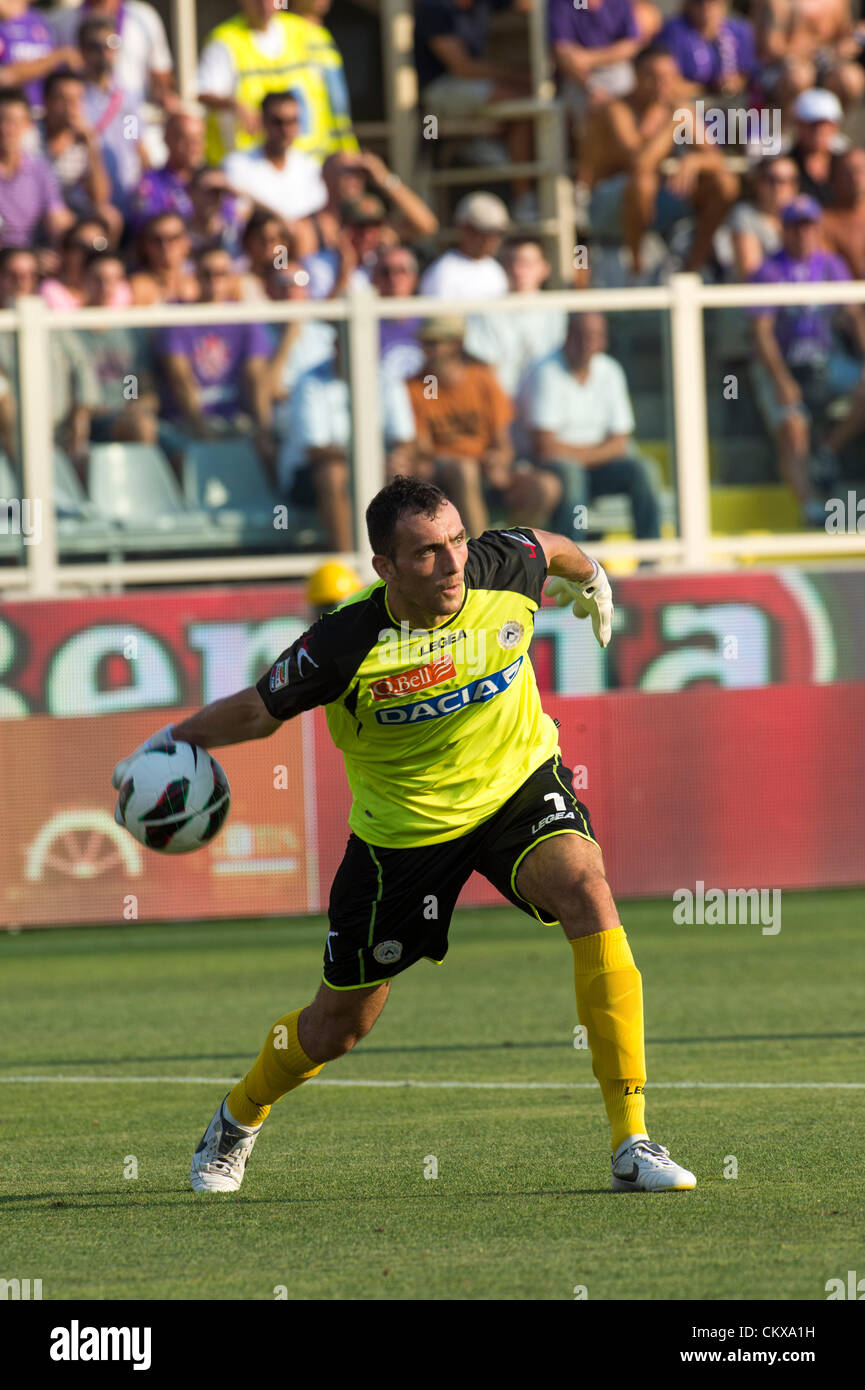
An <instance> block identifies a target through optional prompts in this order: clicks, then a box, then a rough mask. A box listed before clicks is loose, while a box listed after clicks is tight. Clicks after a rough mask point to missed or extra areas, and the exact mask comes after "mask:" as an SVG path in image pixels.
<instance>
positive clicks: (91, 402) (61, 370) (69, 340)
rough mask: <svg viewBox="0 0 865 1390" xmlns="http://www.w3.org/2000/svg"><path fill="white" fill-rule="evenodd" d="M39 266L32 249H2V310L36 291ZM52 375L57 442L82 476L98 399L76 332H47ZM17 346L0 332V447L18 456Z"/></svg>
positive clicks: (51, 400) (50, 392) (49, 385)
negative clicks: (91, 423) (22, 296)
mask: <svg viewBox="0 0 865 1390" xmlns="http://www.w3.org/2000/svg"><path fill="white" fill-rule="evenodd" d="M38 288H39V266H38V262H37V259H36V256H35V254H34V253H33V251H30V250H28V249H26V248H24V247H14V246H6V247H4V248H3V250H2V251H0V308H3V309H11V308H13V307H14V304H15V300H16V299H17V298H18V297H19V296H20V295H25V294H36V293H37V292H38ZM48 352H49V358H50V379H49V381H48V382H47V383H46V391H47V394H48V398H49V404H48V408H49V409H50V412H51V420H52V425H53V429H54V439H55V442H56V443H57V444H58V445H59V446H60V447H61V448H62V449H63V450H64V451H65V452H66V453H67V454H68V455H69V457H70V458H71V459H72V461H73V462H74V463H75V465H76V467H77V469H78V472H79V474H80V475H81V477H82V478H83V477H84V474H85V470H86V466H87V456H88V452H89V445H90V412H91V409H92V408H93V407H94V406H96V405H98V403H99V385H98V382H97V380H96V376H95V373H94V371H93V368H92V366H91V363H90V359H89V357H88V355H87V353H86V352H85V351H84V349H83V348H82V347H81V344H80V343H79V342H78V340H77V338H76V337H75V334H74V333H66V332H63V331H58V330H56V329H55V330H54V331H53V332H51V333H49V335H48ZM17 435H18V345H17V343H16V341H15V334H14V333H3V334H0V446H2V447H3V448H5V449H6V451H7V453H8V454H9V455H10V457H12V458H15V457H17V455H18V440H17Z"/></svg>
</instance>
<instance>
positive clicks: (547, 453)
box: [515, 313, 660, 540]
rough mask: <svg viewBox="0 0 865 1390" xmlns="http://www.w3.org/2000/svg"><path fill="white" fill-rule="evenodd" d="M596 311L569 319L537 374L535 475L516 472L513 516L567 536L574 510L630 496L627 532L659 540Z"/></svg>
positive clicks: (619, 381)
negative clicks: (631, 524)
mask: <svg viewBox="0 0 865 1390" xmlns="http://www.w3.org/2000/svg"><path fill="white" fill-rule="evenodd" d="M606 347H607V325H606V320H605V319H604V316H603V314H592V313H588V314H572V315H571V317H570V320H569V322H568V329H567V337H566V338H565V342H564V346H563V348H562V349H561V351H560V352H556V353H553V354H552V355H551V356H550V357H548V358H547V359H546V360H545V361H544V362H542V363H541V364H540V366H539V367H538V369H537V373H536V376H535V378H534V381H533V385H532V397H531V424H532V428H533V431H534V453H535V459H536V463H537V471H535V472H533V473H528V472H522V473H519V474H518V475H517V482H516V485H515V493H516V497H517V498H518V503H517V506H516V508H515V510H516V514H517V515H518V516H519V517H520V519H521V520H522V521H523V523H524V524H525V525H528V526H531V525H538V526H545V525H546V524H547V522H548V521H549V522H550V524H551V525H552V526H553V529H555V530H557V531H560V532H561V533H562V534H563V535H566V536H570V535H573V533H574V523H575V519H576V520H580V519H581V518H580V515H579V514H578V513H575V509H576V508H577V507H586V506H587V505H588V504H589V502H591V501H594V500H595V498H597V497H604V496H608V495H610V494H618V493H624V494H625V495H627V497H628V498H629V499H630V504H631V510H632V513H633V519H634V535H635V536H636V537H637V539H638V540H656V539H657V538H658V536H659V535H660V509H659V499H658V496H657V493H656V490H655V487H654V484H653V482H652V478H651V475H650V473H649V470H648V468H647V466H646V464H645V463H644V461H643V460H642V459H641V458H639V457H638V456H636V455H635V454H634V451H633V444H632V440H631V436H632V434H633V432H634V413H633V409H632V407H631V398H630V395H629V393H628V385H627V381H626V380H625V374H624V372H623V371H622V368H621V367H620V365H619V363H618V362H616V360H615V359H614V358H612V357H609V356H608V355H607V352H606Z"/></svg>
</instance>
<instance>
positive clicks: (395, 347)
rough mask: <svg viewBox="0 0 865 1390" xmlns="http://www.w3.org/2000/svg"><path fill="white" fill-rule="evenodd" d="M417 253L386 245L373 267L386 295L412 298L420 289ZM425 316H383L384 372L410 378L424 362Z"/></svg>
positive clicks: (378, 288) (380, 327)
mask: <svg viewBox="0 0 865 1390" xmlns="http://www.w3.org/2000/svg"><path fill="white" fill-rule="evenodd" d="M417 282H418V263H417V256H416V255H415V254H414V252H413V251H412V249H411V247H410V246H385V247H384V248H383V249H382V250H381V251H380V252H379V255H378V259H377V260H376V263H375V265H374V266H373V270H372V284H373V288H374V289H375V290H376V292H377V293H378V294H380V295H381V297H382V298H383V299H408V298H409V296H410V295H413V294H414V293H415V291H416V289H417ZM422 324H423V319H422V318H420V317H417V318H407V319H380V320H379V325H378V334H379V360H380V363H381V371H382V373H383V374H384V375H389V376H393V377H396V378H398V379H399V380H400V381H407V380H408V378H409V377H410V376H416V375H417V373H418V372H419V371H420V369H421V367H422V366H423V361H424V352H423V348H422V347H421V345H420V341H419V339H418V334H419V332H420V330H421V326H422Z"/></svg>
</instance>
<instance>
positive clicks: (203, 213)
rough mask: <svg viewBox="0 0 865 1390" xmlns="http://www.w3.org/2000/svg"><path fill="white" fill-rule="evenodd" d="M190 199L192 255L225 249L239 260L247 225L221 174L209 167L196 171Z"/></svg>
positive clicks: (190, 188)
mask: <svg viewBox="0 0 865 1390" xmlns="http://www.w3.org/2000/svg"><path fill="white" fill-rule="evenodd" d="M189 199H190V202H191V203H192V216H191V217H190V219H189V222H188V224H187V225H188V228H189V243H190V246H191V247H192V249H193V251H199V250H201V248H202V247H204V246H222V247H223V248H224V249H225V250H226V251H228V252H229V253H230V254H231V256H232V258H237V257H239V256H240V254H241V249H242V247H241V238H242V235H243V227H244V222H243V218H242V215H241V208H240V204H239V203H238V200H237V199H236V198H235V197H233V196H232V193H231V189H230V188H229V186H228V180H227V178H226V177H225V175H224V173H223V172H222V170H221V169H209V168H208V166H207V165H206V164H204V165H202V167H201V168H200V169H196V171H195V173H194V174H193V175H192V178H191V179H190V181H189Z"/></svg>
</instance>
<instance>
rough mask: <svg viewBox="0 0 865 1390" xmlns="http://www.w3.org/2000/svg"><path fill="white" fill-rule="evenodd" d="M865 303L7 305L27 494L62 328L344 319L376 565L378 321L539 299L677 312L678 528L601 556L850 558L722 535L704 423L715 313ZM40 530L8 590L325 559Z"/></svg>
mask: <svg viewBox="0 0 865 1390" xmlns="http://www.w3.org/2000/svg"><path fill="white" fill-rule="evenodd" d="M854 303H855V304H859V303H865V281H851V282H847V283H838V284H836V283H832V284H817V285H811V284H807V285H771V286H756V285H729V286H727V285H724V286H720V285H703V283H702V281H701V280H700V278H699V276H697V275H676V276H673V277H672V278H671V280H670V283H669V284H668V285H663V286H658V287H654V288H645V289H637V290H629V289H625V290H556V291H541V292H539V293H538V294H532V295H525V294H520V295H507V296H505V297H504V298H502V299H496V300H489V299H462V300H459V301H453V300H444V299H436V298H431V297H429V296H426V297H421V296H418V297H416V298H411V299H380V298H378V296H376V295H375V294H373V293H372V292H370V291H368V290H364V289H360V290H355V291H353V292H352V293H351V294H350V295H348V296H347V297H346V298H344V299H340V300H315V301H307V302H304V303H292V304H285V303H272V302H267V301H265V302H261V303H258V302H256V303H254V304H239V303H228V304H190V305H152V306H147V307H140V308H127V309H75V310H62V311H59V310H50V309H48V308H47V306H46V305H45V303H44V301H43V300H41V299H40V298H39V297H38V296H28V297H27V298H23V299H20V300H18V302H17V303H16V305H15V308H14V309H8V310H3V311H0V333H2V332H5V331H17V333H18V363H19V396H20V401H19V407H20V415H21V434H22V465H23V478H22V482H23V488H22V491H23V494H24V496H25V497H28V498H33V499H35V498H43V499H44V498H52V497H53V492H54V479H53V451H54V442H53V431H52V422H51V411H50V409H46V383H48V384H49V385H48V389H49V390H50V379H51V378H50V356H49V334H50V333H51V332H52V331H54V330H76V329H77V330H80V331H86V330H99V329H104V328H117V327H129V328H157V327H168V326H174V325H179V324H202V323H212V324H224V323H247V322H257V323H285V322H288V321H289V320H291V319H324V320H330V321H345V322H346V324H347V326H348V333H349V363H350V367H349V384H350V390H351V418H352V429H353V485H354V503H355V507H354V517H355V521H354V524H355V552H354V553H353V554H352V555H350V556H348V557H345V558H347V559H348V561H349V562H350V563H352V564H354V565H355V566H357V567H358V568H359V569H360V571H361V572H362V573H370V574H371V570H370V569H369V559H368V555H367V544H366V539H365V535H364V531H363V514H364V511H365V509H366V506H367V503H368V502H369V501H370V499H371V498H372V497H373V496H374V495H375V493H376V492H377V491H378V489H379V488H380V487H381V486H382V483H383V479H384V473H383V456H382V447H381V431H380V407H379V400H380V397H379V350H378V327H379V321H380V320H382V319H398V318H423V317H431V316H433V315H435V316H439V315H443V314H459V315H466V314H473V313H483V314H499V313H501V314H510V313H519V312H521V311H523V310H527V309H549V310H556V309H559V310H561V309H564V310H567V311H579V310H582V311H588V310H598V311H601V312H604V313H617V312H622V311H627V312H628V313H634V312H640V311H642V312H649V311H662V312H666V313H669V315H670V325H671V347H672V363H671V376H672V380H671V386H672V400H673V418H674V436H675V446H676V460H677V470H676V471H677V492H678V503H679V518H680V534H679V535H678V536H677V537H675V538H673V539H665V540H659V541H620V542H611V541H606V542H600V543H598V544H595V545H593V546H592V553H593V554H596V555H597V556H598V558H599V559H601V560H608V559H616V558H620V557H625V556H627V557H631V558H633V559H636V560H642V559H656V558H664V559H665V560H668V561H672V562H674V563H675V564H677V565H678V567H679V568H681V569H687V570H702V569H707V568H710V567H711V566H712V565H713V564H715V565H716V564H718V563H719V562H724V563H729V562H730V560H731V559H732V558H734V557H736V556H749V557H752V556H753V554H754V552H755V550H758V551H759V553H760V555H762V556H770V555H771V556H774V557H777V558H778V559H782V558H784V557H785V556H786V557H789V556H808V555H825V554H826V552H827V549H831V551H832V554H833V555H837V556H838V558H839V559H842V558H850V557H852V556H858V555H865V535H858V534H855V533H854V534H847V535H844V534H838V535H832V536H831V537H829V536H827V535H826V534H824V533H823V532H816V533H814V532H792V533H788V534H780V533H776V534H772V535H763V534H761V535H760V536H759V538H755V537H754V536H713V535H712V533H711V524H710V508H709V502H710V490H709V447H708V444H709V441H708V432H707V421H706V381H705V361H704V341H705V339H704V322H703V314H704V310H706V309H712V308H726V309H730V308H734V307H745V306H749V305H764V304H771V305H773V306H774V305H782V304H813V305H817V304H828V305H842V304H854ZM42 519H43V527H42V538H41V542H40V543H39V544H38V545H28V546H24V547H23V550H24V562H23V563H22V564H21V565H19V566H16V567H12V566H4V567H3V568H2V569H0V591H2V590H10V591H17V592H20V593H22V594H24V595H27V596H31V597H45V596H49V595H52V594H57V593H60V592H66V593H69V592H70V591H86V590H87V589H89V588H94V587H96V588H105V587H120V586H123V585H128V584H136V583H137V584H147V583H165V582H169V581H170V582H176V583H188V582H208V581H216V580H222V579H250V580H256V579H258V580H262V579H272V578H277V577H290V576H298V575H302V574H306V573H308V572H309V570H310V568H312V567H313V566H314V565H315V564H317V563H319V562H320V561H321V560H323V559H325V558H327V557H325V556H323V555H322V556H316V555H308V554H307V555H297V554H290V555H284V556H280V555H271V556H250V555H236V556H224V555H223V556H219V557H217V558H213V559H183V560H181V559H176V560H174V559H172V560H171V561H170V562H166V561H148V560H137V561H127V562H107V563H78V562H76V563H74V564H69V563H64V564H61V563H60V561H59V557H58V553H57V536H56V527H55V524H54V509H53V506H51V505H45V506H43V507H42Z"/></svg>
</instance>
